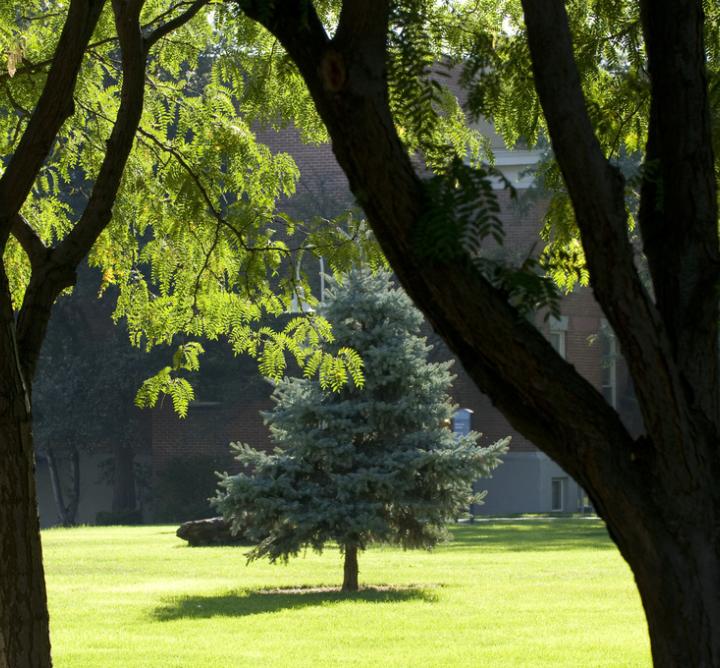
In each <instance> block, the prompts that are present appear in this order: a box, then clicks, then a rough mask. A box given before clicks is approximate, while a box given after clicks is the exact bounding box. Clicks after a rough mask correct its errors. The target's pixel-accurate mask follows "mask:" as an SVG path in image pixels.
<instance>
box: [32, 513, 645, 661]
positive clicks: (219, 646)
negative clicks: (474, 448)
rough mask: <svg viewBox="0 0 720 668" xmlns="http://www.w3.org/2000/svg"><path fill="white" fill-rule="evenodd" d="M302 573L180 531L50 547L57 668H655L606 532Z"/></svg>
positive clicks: (529, 536) (85, 538) (548, 529)
mask: <svg viewBox="0 0 720 668" xmlns="http://www.w3.org/2000/svg"><path fill="white" fill-rule="evenodd" d="M453 534H454V537H455V540H454V541H453V542H451V543H448V544H446V545H443V546H441V547H439V548H438V549H436V550H434V551H432V552H425V551H420V552H418V551H411V552H403V551H402V550H398V549H392V548H386V547H382V548H373V549H370V550H368V551H367V552H366V553H364V554H363V555H361V559H360V570H361V573H360V576H361V583H362V584H363V585H365V586H366V587H367V589H365V590H363V591H361V592H359V593H357V594H342V593H340V592H338V591H336V589H334V587H336V586H337V584H338V581H339V579H340V577H341V570H342V569H341V561H340V556H339V554H338V552H337V550H335V549H329V550H327V551H326V552H325V553H324V554H323V555H316V554H313V553H308V554H307V555H306V556H305V557H301V558H298V559H295V560H293V561H291V562H290V564H288V565H287V566H271V565H269V564H267V563H264V562H255V563H252V564H250V565H245V559H244V557H243V553H244V551H245V550H244V549H243V548H189V547H186V546H185V543H183V542H182V541H180V540H179V539H177V538H176V537H175V535H174V527H155V526H153V527H135V528H129V527H112V528H90V527H89V528H79V529H53V530H49V531H46V532H44V534H43V546H44V551H45V563H46V570H47V579H48V588H49V602H50V614H51V627H52V642H53V653H54V658H55V665H56V666H57V668H71V667H72V668H79V667H80V666H83V667H88V668H89V667H92V668H98V667H101V668H113V667H117V668H120V667H122V668H166V667H170V666H172V667H174V668H175V667H182V668H195V667H198V668H226V667H227V668H229V667H232V668H237V667H244V666H260V667H265V666H273V667H274V666H278V667H283V666H287V667H290V666H293V667H300V666H313V667H321V666H325V667H330V666H358V667H360V666H362V667H363V668H364V667H367V666H384V667H385V666H390V667H392V666H413V667H435V666H452V667H453V668H455V667H462V666H473V667H474V666H486V667H487V666H490V667H494V666H498V667H503V668H504V667H511V668H514V667H521V666H553V667H562V666H572V667H573V668H578V667H587V666H633V667H635V666H650V655H649V646H648V640H647V631H646V627H645V623H644V619H643V615H642V610H641V607H640V601H639V598H638V596H637V593H636V591H635V587H634V584H633V581H632V576H631V574H630V571H629V569H628V568H627V566H626V565H625V563H624V562H623V561H622V559H621V558H620V556H619V554H618V553H617V550H616V549H615V548H614V547H613V546H612V544H611V543H610V541H609V540H608V538H607V535H606V533H605V530H604V528H603V526H602V524H601V523H600V522H599V521H597V520H578V519H574V520H573V519H558V520H552V521H550V520H540V519H538V520H517V521H492V522H482V523H477V524H474V525H463V526H460V527H457V528H455V529H454V530H453Z"/></svg>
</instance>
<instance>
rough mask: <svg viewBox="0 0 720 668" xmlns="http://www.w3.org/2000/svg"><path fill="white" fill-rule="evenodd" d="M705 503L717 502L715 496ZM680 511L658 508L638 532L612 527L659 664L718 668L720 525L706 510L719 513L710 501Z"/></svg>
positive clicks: (658, 667)
mask: <svg viewBox="0 0 720 668" xmlns="http://www.w3.org/2000/svg"><path fill="white" fill-rule="evenodd" d="M705 502H706V504H711V503H715V504H717V501H716V500H714V501H713V500H712V499H711V498H706V499H705ZM679 505H683V501H682V500H680V502H679ZM703 509H704V510H703ZM678 510H679V509H678V508H672V509H671V510H670V512H667V513H663V511H662V510H658V509H656V511H655V513H654V514H653V516H652V517H646V518H645V524H644V526H642V527H638V530H637V531H628V528H627V527H624V528H620V527H617V528H614V527H613V526H612V525H609V529H610V531H611V532H612V533H613V537H614V538H615V539H616V541H617V543H618V545H619V547H620V549H621V551H622V552H623V555H624V556H625V558H626V559H627V561H628V563H629V565H630V567H631V568H632V571H633V574H634V575H635V581H636V583H637V586H638V589H639V591H640V596H641V599H642V603H643V607H644V609H645V616H646V618H647V623H648V631H649V635H650V643H651V648H652V656H653V663H654V665H655V667H656V668H681V667H684V666H693V668H716V667H717V666H720V632H719V630H720V529H719V528H718V525H717V524H715V525H711V524H708V523H706V522H704V519H705V515H706V511H709V512H710V514H715V515H716V513H713V512H712V509H711V507H710V505H697V506H696V507H686V508H684V509H682V510H681V512H677V511H678ZM669 527H673V528H674V530H670V529H669ZM616 531H622V532H623V533H622V534H619V533H617V532H616ZM628 539H629V540H628Z"/></svg>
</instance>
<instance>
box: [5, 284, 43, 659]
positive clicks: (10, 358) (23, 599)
mask: <svg viewBox="0 0 720 668" xmlns="http://www.w3.org/2000/svg"><path fill="white" fill-rule="evenodd" d="M5 294H6V295H7V293H5ZM3 301H5V300H3ZM0 309H1V310H0V461H1V462H2V466H0V573H1V574H2V577H0V668H47V667H49V666H51V660H50V637H49V631H48V627H49V624H48V611H47V597H46V593H45V577H44V573H43V563H42V547H41V544H40V523H39V521H38V506H37V495H36V489H35V457H34V453H33V444H32V430H31V424H30V388H29V386H28V385H27V384H26V383H25V382H24V380H23V375H22V372H21V367H20V364H19V360H18V354H17V346H16V345H15V336H14V331H15V330H14V322H13V321H12V312H11V311H9V309H8V308H7V302H5V303H3V304H0ZM8 316H9V317H8Z"/></svg>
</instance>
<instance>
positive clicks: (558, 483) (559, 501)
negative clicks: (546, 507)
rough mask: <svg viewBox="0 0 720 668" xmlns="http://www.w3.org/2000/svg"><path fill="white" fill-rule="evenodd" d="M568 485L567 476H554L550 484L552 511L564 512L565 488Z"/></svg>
mask: <svg viewBox="0 0 720 668" xmlns="http://www.w3.org/2000/svg"><path fill="white" fill-rule="evenodd" d="M566 487H567V478H553V479H552V483H551V485H550V489H551V500H550V510H551V511H552V512H562V511H563V510H565V488H566Z"/></svg>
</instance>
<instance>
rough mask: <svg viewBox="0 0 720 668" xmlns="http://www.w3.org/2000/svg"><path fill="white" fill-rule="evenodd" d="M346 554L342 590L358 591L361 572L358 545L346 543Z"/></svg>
mask: <svg viewBox="0 0 720 668" xmlns="http://www.w3.org/2000/svg"><path fill="white" fill-rule="evenodd" d="M344 554H345V556H344V559H343V584H342V591H357V590H358V573H359V569H358V549H357V545H346V546H345V548H344Z"/></svg>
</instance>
